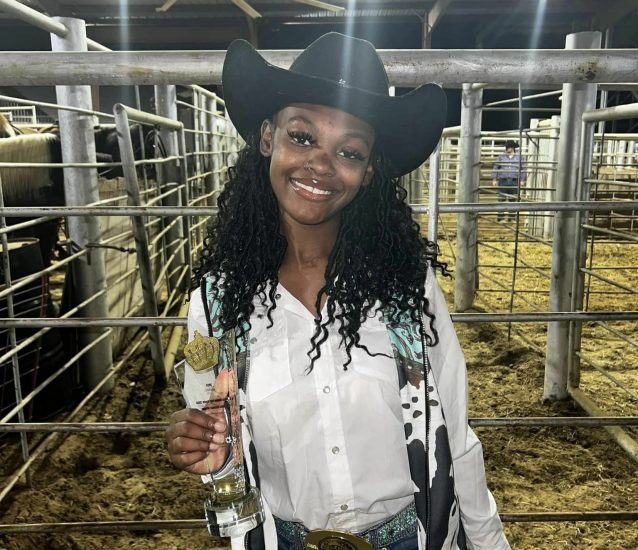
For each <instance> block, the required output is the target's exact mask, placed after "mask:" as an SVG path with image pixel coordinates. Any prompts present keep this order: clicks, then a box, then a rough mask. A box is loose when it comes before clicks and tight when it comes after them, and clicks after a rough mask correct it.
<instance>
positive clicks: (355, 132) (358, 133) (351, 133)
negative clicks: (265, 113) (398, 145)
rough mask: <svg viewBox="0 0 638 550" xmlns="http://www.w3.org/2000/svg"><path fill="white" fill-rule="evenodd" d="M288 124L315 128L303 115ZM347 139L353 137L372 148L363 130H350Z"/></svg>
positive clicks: (291, 119) (296, 116)
mask: <svg viewBox="0 0 638 550" xmlns="http://www.w3.org/2000/svg"><path fill="white" fill-rule="evenodd" d="M286 122H288V123H290V122H305V123H306V124H308V126H311V127H312V128H314V127H315V125H314V124H313V123H312V121H311V120H308V119H307V118H306V117H304V116H302V115H295V116H293V117H290V118H289V119H288V120H287V121H286ZM345 136H346V137H353V138H359V139H360V140H362V141H363V142H365V144H366V145H367V146H368V148H369V147H370V142H369V141H368V136H367V134H366V133H365V132H363V131H361V130H354V129H353V130H349V131H347V132H346V133H345Z"/></svg>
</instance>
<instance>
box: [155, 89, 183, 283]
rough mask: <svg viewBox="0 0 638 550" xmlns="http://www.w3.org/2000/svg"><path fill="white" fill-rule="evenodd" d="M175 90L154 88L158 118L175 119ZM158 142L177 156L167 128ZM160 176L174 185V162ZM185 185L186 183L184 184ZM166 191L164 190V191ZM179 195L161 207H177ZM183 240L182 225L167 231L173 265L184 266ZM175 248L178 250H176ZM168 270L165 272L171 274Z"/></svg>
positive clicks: (174, 277) (174, 137)
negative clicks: (173, 257) (173, 258)
mask: <svg viewBox="0 0 638 550" xmlns="http://www.w3.org/2000/svg"><path fill="white" fill-rule="evenodd" d="M176 101H177V89H176V87H175V86H172V85H169V86H165V85H163V86H155V109H156V112H157V114H158V115H159V116H163V117H165V118H172V119H174V120H178V119H177V103H176ZM159 135H160V140H161V142H162V143H163V144H164V147H165V149H166V155H167V156H170V157H172V156H177V154H178V149H179V148H178V145H177V134H176V132H173V131H171V130H169V129H168V128H160V130H159ZM162 174H163V179H164V182H165V183H167V184H175V183H177V182H178V181H179V180H180V170H179V166H178V165H177V163H175V162H170V163H166V164H163V165H162ZM184 183H186V182H184ZM164 190H166V189H164ZM178 195H179V194H178V193H171V194H170V195H169V196H168V197H166V198H165V199H164V200H163V201H162V206H179V202H180V201H179V196H178ZM183 238H184V230H183V227H182V224H179V223H176V224H175V225H173V226H172V227H171V229H169V230H168V231H167V236H166V242H168V243H175V242H177V244H174V245H171V246H169V247H168V250H167V251H166V256H167V257H168V258H170V257H171V256H172V255H173V253H176V255H175V260H174V265H184V262H185V261H186V257H185V255H184V248H183V246H182V244H181V242H182V239H183ZM176 248H179V249H178V250H176ZM171 271H175V270H171V269H170V268H169V269H168V270H167V272H171ZM178 280H179V272H175V273H174V274H173V275H172V277H171V278H170V283H171V288H175V286H176V285H177V284H178Z"/></svg>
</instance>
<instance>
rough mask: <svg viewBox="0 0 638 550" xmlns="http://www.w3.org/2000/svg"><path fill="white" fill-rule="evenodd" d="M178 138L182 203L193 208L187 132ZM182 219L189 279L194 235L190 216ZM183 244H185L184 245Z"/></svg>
mask: <svg viewBox="0 0 638 550" xmlns="http://www.w3.org/2000/svg"><path fill="white" fill-rule="evenodd" d="M175 135H176V137H177V154H178V155H179V156H180V157H181V161H180V177H181V180H182V183H183V184H184V186H183V187H182V194H181V202H182V204H183V205H184V206H191V201H190V190H189V189H188V160H187V157H186V132H184V128H182V129H181V130H180V131H179V132H175ZM181 218H182V231H183V234H184V235H186V239H185V241H180V243H179V246H180V250H182V251H183V254H184V256H186V263H187V264H188V269H189V277H190V274H192V273H193V249H194V248H195V247H194V246H192V244H191V239H192V238H193V234H192V231H191V223H190V220H191V218H190V216H181ZM182 242H183V243H184V244H183V245H182Z"/></svg>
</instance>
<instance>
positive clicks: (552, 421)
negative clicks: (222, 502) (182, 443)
mask: <svg viewBox="0 0 638 550" xmlns="http://www.w3.org/2000/svg"><path fill="white" fill-rule="evenodd" d="M469 424H470V426H472V427H473V428H508V427H522V426H525V427H542V426H551V427H559V428H561V427H563V428H564V427H581V428H583V427H594V428H598V427H602V426H638V416H572V417H569V416H568V417H562V416H527V417H525V416H524V417H501V418H489V417H488V418H470V419H469ZM168 426H169V424H168V422H15V423H0V433H16V432H28V433H33V432H50V433H52V432H65V433H132V432H135V433H138V432H139V433H152V432H163V431H165V430H166V428H168Z"/></svg>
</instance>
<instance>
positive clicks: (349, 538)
mask: <svg viewBox="0 0 638 550" xmlns="http://www.w3.org/2000/svg"><path fill="white" fill-rule="evenodd" d="M304 548H306V549H307V550H374V547H373V546H372V545H371V544H370V543H369V542H368V541H367V540H365V539H362V538H361V537H357V536H356V535H353V534H352V533H346V532H344V531H333V530H331V529H315V530H314V531H310V532H309V533H308V534H307V535H306V539H305V541H304Z"/></svg>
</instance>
